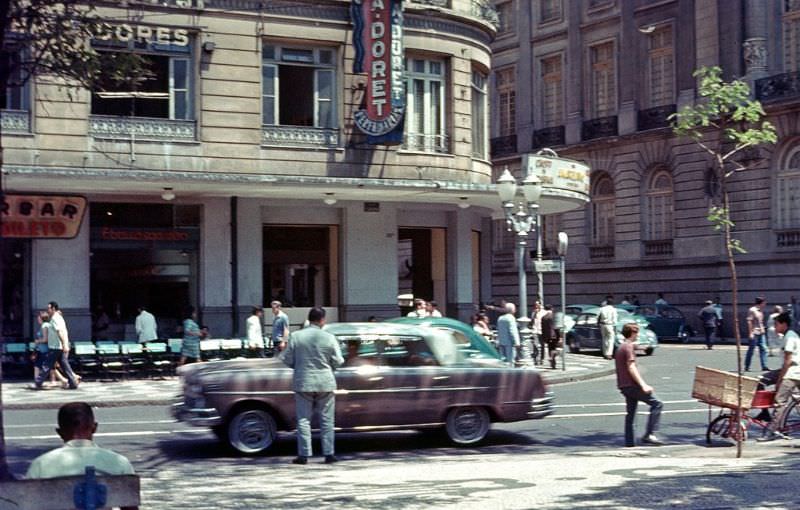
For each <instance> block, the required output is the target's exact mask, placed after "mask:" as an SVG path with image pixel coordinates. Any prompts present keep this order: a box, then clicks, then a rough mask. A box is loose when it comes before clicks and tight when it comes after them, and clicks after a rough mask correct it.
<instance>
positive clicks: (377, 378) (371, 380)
mask: <svg viewBox="0 0 800 510" xmlns="http://www.w3.org/2000/svg"><path fill="white" fill-rule="evenodd" d="M367 380H368V381H369V382H378V381H383V377H381V376H376V377H370V378H369V379H367Z"/></svg>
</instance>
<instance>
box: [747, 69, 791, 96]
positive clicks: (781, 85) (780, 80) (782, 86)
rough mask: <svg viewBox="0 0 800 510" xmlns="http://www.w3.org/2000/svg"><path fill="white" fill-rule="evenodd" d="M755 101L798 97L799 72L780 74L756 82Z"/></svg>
mask: <svg viewBox="0 0 800 510" xmlns="http://www.w3.org/2000/svg"><path fill="white" fill-rule="evenodd" d="M755 94H756V99H758V100H759V101H780V100H781V99H796V98H798V97H800V72H792V73H782V74H776V75H773V76H768V77H766V78H761V79H760V80H756V83H755Z"/></svg>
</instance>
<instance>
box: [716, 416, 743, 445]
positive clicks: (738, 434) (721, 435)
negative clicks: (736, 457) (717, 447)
mask: <svg viewBox="0 0 800 510" xmlns="http://www.w3.org/2000/svg"><path fill="white" fill-rule="evenodd" d="M735 416H736V415H735V414H734V413H730V414H723V415H720V416H717V417H716V418H714V420H713V421H712V422H711V423H709V425H708V429H706V444H709V445H710V444H713V442H714V439H722V440H723V441H725V442H728V443H735V442H736V440H737V438H741V440H742V441H747V424H746V423H745V422H742V423H740V424H739V426H738V427H736V426H735V425H736V418H735Z"/></svg>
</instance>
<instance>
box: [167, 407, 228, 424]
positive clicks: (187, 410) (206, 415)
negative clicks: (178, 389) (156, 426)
mask: <svg viewBox="0 0 800 510" xmlns="http://www.w3.org/2000/svg"><path fill="white" fill-rule="evenodd" d="M171 411H172V416H173V417H174V418H175V419H176V420H178V421H182V422H184V423H188V424H189V425H194V426H195V427H214V426H216V425H222V417H221V416H220V415H219V413H218V412H217V410H216V409H215V408H213V407H211V408H191V407H189V406H187V405H186V404H185V403H184V402H182V401H181V402H175V403H173V404H172V408H171Z"/></svg>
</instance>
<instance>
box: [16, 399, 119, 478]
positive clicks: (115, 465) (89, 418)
mask: <svg viewBox="0 0 800 510" xmlns="http://www.w3.org/2000/svg"><path fill="white" fill-rule="evenodd" d="M96 431H97V422H96V421H94V413H93V412H92V408H91V407H90V406H89V404H87V403H85V402H70V403H68V404H64V405H62V406H61V408H60V409H59V410H58V428H57V429H56V432H57V433H58V435H59V436H61V439H63V440H64V446H62V447H61V448H56V449H55V450H51V451H49V452H47V453H45V454H42V455H40V456H38V457H36V458H35V459H34V460H33V462H32V463H31V466H30V468H28V473H27V474H26V475H25V477H26V478H56V477H59V476H79V475H83V474H84V472H85V471H86V466H94V468H95V471H96V473H97V474H98V475H132V474H134V471H133V466H131V463H130V462H129V461H128V459H126V458H125V457H123V456H122V455H120V454H118V453H115V452H112V451H111V450H106V449H105V448H100V447H99V446H97V445H96V444H95V443H94V442H93V441H92V437H93V436H94V433H95V432H96Z"/></svg>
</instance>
